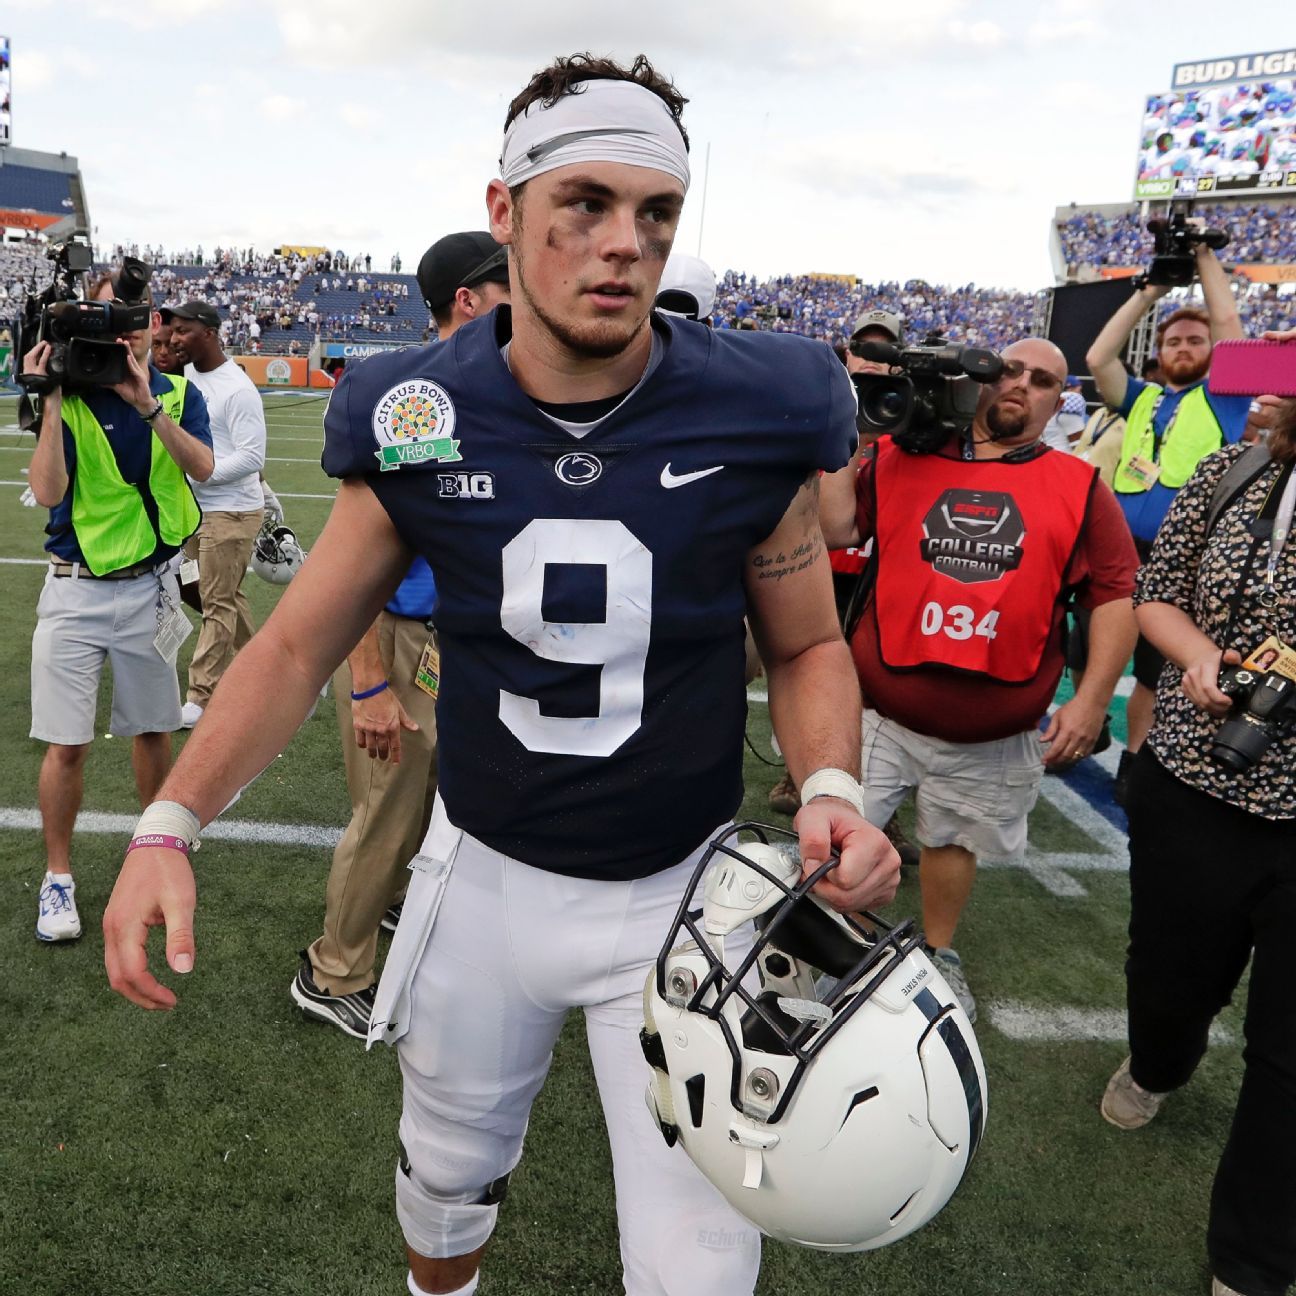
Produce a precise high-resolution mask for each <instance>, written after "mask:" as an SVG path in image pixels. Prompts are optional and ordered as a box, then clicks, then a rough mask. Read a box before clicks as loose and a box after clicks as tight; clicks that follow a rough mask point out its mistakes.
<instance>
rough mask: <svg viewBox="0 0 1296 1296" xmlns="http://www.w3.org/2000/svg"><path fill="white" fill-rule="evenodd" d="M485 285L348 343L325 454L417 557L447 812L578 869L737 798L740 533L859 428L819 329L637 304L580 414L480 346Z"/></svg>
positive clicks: (516, 848)
mask: <svg viewBox="0 0 1296 1296" xmlns="http://www.w3.org/2000/svg"><path fill="white" fill-rule="evenodd" d="M509 321H510V316H509V312H508V310H507V308H506V307H501V308H499V309H497V310H496V311H494V312H493V313H492V314H491V315H490V316H488V317H487V318H485V319H482V320H478V321H474V322H473V323H472V324H469V325H466V326H465V327H463V328H461V329H460V330H459V331H458V332H457V333H455V335H454V336H453V337H452V338H451V339H450V340H449V341H448V342H444V343H439V344H434V345H431V346H427V347H422V348H418V349H410V350H406V351H399V352H394V353H391V354H387V355H378V356H374V357H373V358H371V359H368V360H365V361H364V362H363V363H362V364H360V365H359V366H358V367H356V368H354V369H352V368H350V367H348V369H347V372H346V374H345V375H344V377H343V379H342V381H341V382H340V383H339V384H338V386H337V388H336V389H335V390H334V392H333V396H332V399H331V400H330V402H329V408H328V413H327V415H326V417H325V445H324V459H323V463H324V470H325V472H327V473H328V474H329V475H330V476H333V477H363V478H364V479H365V480H366V482H367V483H368V485H369V486H370V487H371V488H372V490H373V491H374V493H375V495H376V496H377V498H378V499H379V500H380V501H381V503H382V505H383V507H384V508H385V509H386V511H387V513H388V514H389V516H390V517H391V519H392V521H393V523H394V524H395V526H396V529H397V531H398V532H399V534H400V535H401V537H402V538H403V540H404V541H405V543H406V544H407V545H408V546H409V547H410V548H411V549H412V550H413V551H414V552H415V553H416V554H421V555H422V556H423V557H425V558H426V559H427V561H428V562H429V563H430V564H431V567H432V570H433V573H434V574H435V577H436V585H437V590H438V593H439V596H440V604H439V606H438V609H437V614H436V623H437V632H438V635H439V638H440V644H441V690H440V695H439V697H438V700H437V731H438V741H439V747H440V753H439V788H440V792H441V796H442V798H443V800H444V802H445V807H446V811H447V813H448V815H449V817H450V820H451V822H452V823H454V824H455V825H456V826H457V827H459V828H462V829H463V830H464V831H466V832H468V833H471V834H472V835H473V836H474V837H477V838H479V839H480V840H482V841H484V842H486V843H487V844H488V845H489V846H491V847H493V848H494V849H496V850H499V851H502V852H503V853H504V854H506V855H509V856H511V857H513V858H514V859H519V860H522V861H523V862H525V863H527V864H530V865H533V866H535V867H538V868H543V869H548V870H551V871H553V872H557V873H565V874H571V875H575V876H578V877H590V878H611V879H624V878H633V877H644V876H647V875H648V874H650V873H654V872H657V871H658V870H660V869H663V868H667V867H669V866H671V865H672V864H675V863H678V862H679V860H681V859H683V858H684V857H685V856H686V855H687V854H688V853H689V852H690V851H692V850H693V849H694V848H696V847H697V846H698V845H699V844H700V843H701V842H703V841H704V840H705V838H706V837H707V835H708V834H709V833H710V832H711V831H712V830H713V829H715V828H716V827H717V825H719V824H721V823H723V822H725V821H726V820H728V819H729V818H730V817H731V816H732V815H733V813H734V812H735V810H736V809H737V808H738V805H739V803H740V802H741V799H742V741H743V728H744V725H745V722H746V705H747V703H746V694H745V690H744V688H743V615H744V612H745V598H744V592H743V580H742V578H743V567H744V559H745V556H746V554H747V553H748V551H749V550H750V549H751V548H752V546H753V545H756V544H759V543H760V541H762V540H763V539H765V538H766V537H767V536H768V535H769V534H770V533H771V532H772V531H773V530H774V528H775V527H776V526H777V525H778V523H779V520H780V519H781V518H782V516H783V514H784V513H785V512H786V511H787V508H788V505H789V504H790V503H791V501H792V498H793V496H794V495H795V493H796V491H797V489H798V488H799V487H800V486H801V484H802V483H803V482H804V481H805V479H806V477H807V476H808V475H809V474H810V473H811V472H812V471H813V470H814V469H816V468H825V469H829V470H831V469H836V468H840V467H842V466H843V465H844V464H845V463H846V462H847V460H848V459H849V457H850V454H851V451H852V449H853V447H854V442H855V401H854V396H853V393H852V390H851V386H850V382H849V380H848V378H847V376H846V371H845V369H843V367H842V366H841V364H840V363H839V362H838V361H837V359H836V357H835V356H834V355H833V353H832V351H831V350H830V349H829V348H828V347H827V346H825V345H824V344H823V343H819V342H812V341H810V340H808V339H806V338H800V337H794V336H790V335H786V334H781V335H780V334H770V333H739V332H722V333H713V332H712V331H711V330H710V329H708V328H706V327H705V326H703V325H700V324H695V323H692V322H690V321H686V320H676V319H671V320H666V319H664V318H662V317H660V316H656V315H654V317H653V328H654V329H655V330H656V333H657V338H658V344H659V345H658V354H659V356H660V359H659V362H658V363H657V365H656V366H655V368H653V369H651V371H650V372H649V374H648V376H647V377H646V378H645V380H644V381H643V382H642V383H641V384H640V385H639V386H638V387H637V388H636V389H635V391H634V392H633V393H632V394H631V395H630V396H629V398H628V399H626V400H625V401H623V402H622V403H621V405H620V406H618V407H617V408H616V409H615V410H614V411H613V412H612V413H611V414H609V415H608V416H607V417H606V418H604V419H602V420H601V421H600V422H598V423H596V424H594V425H593V427H592V429H591V430H590V431H589V432H588V433H586V434H585V435H583V436H577V435H575V434H574V433H572V432H569V431H568V430H567V429H565V428H563V427H561V426H559V425H557V424H556V423H555V422H554V421H553V420H552V419H550V418H549V417H547V416H546V415H545V414H544V413H542V412H541V411H540V410H539V409H538V408H537V407H536V405H535V404H534V403H533V402H532V401H531V400H530V399H529V398H528V397H527V396H526V394H525V393H524V392H523V391H522V390H521V388H520V387H518V385H517V383H516V382H515V381H514V380H513V377H512V375H511V374H510V372H509V369H508V365H507V363H506V361H505V359H504V357H503V356H502V355H501V347H502V345H503V344H504V342H506V341H507V338H508V336H509Z"/></svg>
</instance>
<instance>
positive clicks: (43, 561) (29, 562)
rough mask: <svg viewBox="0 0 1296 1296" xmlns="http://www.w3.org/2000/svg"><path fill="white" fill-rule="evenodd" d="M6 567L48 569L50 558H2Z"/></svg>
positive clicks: (0, 560)
mask: <svg viewBox="0 0 1296 1296" xmlns="http://www.w3.org/2000/svg"><path fill="white" fill-rule="evenodd" d="M0 563H3V564H4V565H5V566H6V567H48V566H49V559H48V558H0Z"/></svg>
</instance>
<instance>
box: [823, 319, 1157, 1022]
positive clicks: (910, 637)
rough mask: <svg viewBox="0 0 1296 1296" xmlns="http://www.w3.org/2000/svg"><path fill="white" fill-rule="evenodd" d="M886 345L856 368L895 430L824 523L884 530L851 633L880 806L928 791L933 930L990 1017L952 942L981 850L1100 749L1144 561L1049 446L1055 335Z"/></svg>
mask: <svg viewBox="0 0 1296 1296" xmlns="http://www.w3.org/2000/svg"><path fill="white" fill-rule="evenodd" d="M876 347H877V344H876V343H872V344H866V347H865V350H866V351H867V352H868V353H869V355H870V357H871V356H872V355H873V354H874V353H875V350H876ZM884 350H890V351H892V352H894V355H893V357H892V358H893V363H895V364H896V365H897V368H896V369H893V370H892V371H891V375H892V376H883V375H877V376H868V375H866V376H864V377H863V378H861V379H860V380H859V384H858V385H859V387H860V411H861V417H863V418H865V419H866V420H872V421H873V422H874V423H875V424H881V423H886V422H887V421H888V420H890V421H891V426H893V427H897V428H898V430H897V431H895V433H894V435H892V436H885V437H883V438H882V439H881V440H880V441H879V442H878V443H877V446H876V448H875V451H874V453H873V455H872V457H871V458H869V457H866V458H865V459H864V461H863V463H862V465H861V466H860V469H859V472H858V476H856V475H855V465H854V463H852V464H850V465H848V466H847V467H846V468H845V469H843V470H842V471H841V472H838V473H834V474H832V475H831V476H825V477H824V478H823V480H822V483H821V493H820V523H821V525H822V528H823V532H824V540H825V542H826V543H827V544H828V545H829V546H838V545H847V544H860V543H861V541H867V540H869V539H872V541H873V550H872V554H871V557H870V568H869V570H868V572H867V573H866V578H865V585H864V590H865V591H866V592H865V595H864V602H863V611H862V614H861V615H860V616H859V617H858V619H857V621H856V624H855V626H854V629H853V632H852V633H851V635H850V646H851V652H852V654H853V656H854V659H855V667H856V670H857V671H858V673H859V678H860V687H861V691H862V692H863V696H864V707H865V710H864V726H863V758H862V766H861V773H862V782H863V785H864V807H865V816H866V817H867V818H868V819H869V821H870V822H872V823H874V824H879V825H880V824H884V823H886V822H887V820H888V819H889V818H890V817H891V815H892V813H893V812H894V810H895V808H896V806H897V805H898V804H899V803H900V802H901V800H902V799H903V798H904V797H905V795H906V794H907V793H908V792H909V791H910V790H915V791H916V793H917V796H916V801H917V834H916V835H917V837H918V840H919V842H920V843H921V846H922V854H921V860H920V864H919V875H918V876H919V883H920V886H921V888H922V918H923V921H922V926H923V930H924V935H925V939H926V941H927V944H928V946H929V949H930V950H931V954H932V957H933V959H934V961H935V963H936V966H937V967H938V968H939V970H940V972H941V973H942V975H943V976H944V977H945V979H946V981H947V982H949V985H950V988H951V989H952V990H953V991H954V992H955V994H956V995H957V996H958V998H959V1001H960V1002H961V1003H962V1005H963V1007H964V1009H965V1010H966V1011H967V1014H968V1016H969V1017H970V1018H971V1019H972V1020H973V1021H975V1020H976V1003H975V1000H974V999H973V996H972V993H971V991H970V989H969V988H968V984H967V980H966V977H965V975H964V973H963V969H962V961H961V960H960V958H959V955H958V953H957V952H956V951H955V949H954V948H953V942H954V932H955V928H956V927H957V924H958V921H959V918H960V917H961V915H962V912H963V909H964V906H965V905H966V904H967V901H968V898H969V897H970V895H971V892H972V884H973V882H974V880H975V877H976V868H977V861H978V859H992V860H1003V859H1020V858H1021V856H1022V855H1023V854H1024V852H1025V849H1026V819H1027V815H1028V814H1029V812H1030V810H1031V807H1032V806H1033V805H1034V804H1035V800H1036V797H1037V795H1038V793H1039V785H1040V780H1041V777H1042V775H1043V771H1044V766H1045V765H1049V766H1053V765H1062V764H1068V763H1071V762H1073V761H1075V760H1077V759H1079V758H1081V757H1084V756H1087V755H1088V754H1089V753H1090V752H1091V751H1092V750H1093V747H1094V743H1095V741H1096V740H1097V738H1098V735H1099V733H1100V732H1101V730H1102V725H1103V720H1104V718H1105V716H1106V711H1107V705H1108V703H1109V702H1110V701H1111V696H1112V692H1113V690H1114V688H1115V685H1116V681H1117V679H1118V678H1119V676H1120V673H1121V670H1122V669H1123V667H1124V665H1125V662H1126V661H1127V660H1128V658H1129V653H1130V650H1131V649H1132V648H1133V645H1134V637H1135V627H1134V614H1133V611H1132V604H1131V595H1132V593H1133V588H1134V570H1135V567H1136V559H1135V555H1134V549H1133V545H1132V544H1131V543H1130V538H1129V531H1128V529H1127V528H1126V526H1125V523H1124V521H1123V519H1122V518H1121V513H1120V509H1119V507H1118V506H1117V504H1116V502H1115V500H1114V499H1113V498H1112V495H1111V492H1110V491H1109V490H1108V488H1107V487H1106V486H1104V485H1103V484H1102V483H1101V482H1100V481H1099V480H1098V477H1097V473H1096V472H1095V471H1094V469H1093V468H1092V467H1090V466H1089V465H1088V464H1085V463H1083V462H1082V461H1080V460H1079V459H1076V458H1075V457H1074V456H1072V455H1069V454H1063V453H1059V452H1058V451H1056V450H1051V449H1049V447H1047V446H1046V445H1044V444H1043V443H1042V441H1041V439H1040V438H1041V434H1042V433H1043V430H1044V425H1045V424H1046V423H1047V422H1048V420H1049V419H1050V418H1051V417H1052V415H1053V414H1054V412H1055V411H1056V410H1057V409H1058V408H1059V406H1060V404H1061V397H1062V385H1063V383H1064V382H1065V381H1066V362H1065V360H1064V359H1063V356H1062V353H1061V352H1060V351H1059V350H1058V349H1057V347H1055V346H1054V345H1053V344H1052V343H1051V342H1046V341H1044V340H1042V339H1039V338H1027V339H1024V340H1022V341H1019V342H1015V343H1013V344H1012V345H1011V346H1010V347H1008V348H1007V349H1006V350H1005V352H1004V354H1003V357H1002V359H1001V358H1000V357H998V356H996V355H995V354H994V353H993V352H987V351H976V350H974V349H972V348H963V349H962V350H961V351H960V350H959V349H958V348H951V347H939V348H912V349H906V350H903V351H901V350H897V349H896V348H884ZM879 358H882V357H879ZM896 375H899V376H896ZM942 375H943V376H942ZM956 375H958V376H956ZM973 379H975V381H973ZM977 384H979V386H978V385H977ZM1072 592H1075V593H1077V594H1078V596H1079V600H1080V602H1081V604H1082V605H1083V606H1085V607H1088V608H1090V609H1091V610H1092V614H1093V616H1092V624H1091V631H1090V649H1089V652H1090V656H1089V669H1088V670H1087V671H1086V673H1085V678H1084V681H1083V683H1082V684H1081V686H1080V687H1079V688H1078V689H1077V692H1076V696H1075V697H1074V698H1073V699H1072V700H1071V701H1069V702H1066V703H1064V704H1063V705H1062V706H1061V707H1059V708H1058V709H1057V711H1056V712H1055V713H1054V714H1053V716H1052V719H1051V720H1050V722H1049V724H1048V727H1047V729H1046V730H1045V732H1044V734H1043V743H1044V744H1046V745H1047V753H1046V754H1045V751H1044V750H1043V748H1042V746H1041V736H1040V734H1039V732H1038V729H1037V726H1038V724H1039V721H1040V719H1041V717H1042V716H1043V715H1044V714H1045V712H1046V711H1047V710H1048V707H1049V704H1050V702H1051V701H1052V700H1053V694H1054V691H1055V690H1056V688H1057V683H1058V679H1059V677H1060V676H1061V674H1062V666H1063V636H1062V628H1063V623H1064V605H1065V601H1066V600H1067V598H1068V597H1069V595H1070V594H1071V593H1072Z"/></svg>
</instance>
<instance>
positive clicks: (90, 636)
mask: <svg viewBox="0 0 1296 1296" xmlns="http://www.w3.org/2000/svg"><path fill="white" fill-rule="evenodd" d="M164 595H165V596H166V597H168V598H169V599H170V600H171V602H172V603H177V602H178V601H179V598H180V591H179V585H178V584H177V582H176V578H175V575H174V573H172V572H166V573H165V574H162V575H152V574H148V575H144V576H135V577H132V578H131V579H129V580H113V581H107V580H74V579H72V578H71V577H69V576H55V575H53V573H52V572H51V574H50V575H48V576H46V577H45V587H44V588H43V589H42V590H41V596H40V602H39V603H37V605H36V616H37V621H36V633H35V634H34V635H33V636H32V663H31V693H32V726H31V736H32V737H33V738H38V739H40V740H41V741H42V742H49V743H60V744H62V745H64V746H69V747H71V746H79V745H81V744H83V743H88V742H92V741H93V740H94V733H95V707H96V703H97V701H98V696H99V676H100V673H101V672H102V670H103V664H104V659H105V658H107V659H108V661H110V662H111V663H112V674H113V698H112V719H111V721H110V722H109V726H108V727H109V730H110V732H112V733H114V734H116V735H117V736H118V737H121V738H128V737H133V736H134V735H135V734H141V733H170V732H172V731H173V730H175V729H178V728H179V727H180V684H179V680H178V679H177V677H176V668H175V666H174V665H172V664H171V663H169V662H167V661H166V660H165V659H164V658H163V657H162V656H161V655H160V654H159V653H158V651H157V649H156V648H154V646H153V639H154V636H155V635H156V634H157V630H158V606H159V601H160V600H161V599H162V598H163V596H164Z"/></svg>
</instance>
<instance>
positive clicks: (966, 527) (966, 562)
mask: <svg viewBox="0 0 1296 1296" xmlns="http://www.w3.org/2000/svg"><path fill="white" fill-rule="evenodd" d="M1025 538H1026V524H1025V522H1024V521H1023V519H1022V515H1021V510H1020V509H1019V508H1018V507H1017V503H1016V501H1015V500H1014V499H1013V497H1012V496H1011V495H1007V494H1005V493H1003V492H1002V491H970V490H947V491H946V492H945V493H944V494H943V495H942V496H941V497H940V498H939V499H938V500H937V501H936V503H935V504H933V505H932V506H931V508H930V509H928V511H927V516H926V517H925V518H923V538H922V541H921V542H920V544H919V547H918V550H919V553H921V555H922V558H923V561H924V562H929V563H931V565H932V566H933V567H934V568H935V569H936V570H937V571H938V572H940V573H941V575H942V576H949V577H950V578H951V579H953V580H956V581H960V582H962V583H963V584H964V585H980V584H983V583H985V582H986V581H996V580H1001V579H1002V578H1003V577H1004V576H1005V575H1007V573H1008V572H1010V571H1016V570H1017V568H1018V567H1019V566H1021V560H1022V541H1023V540H1024V539H1025Z"/></svg>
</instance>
